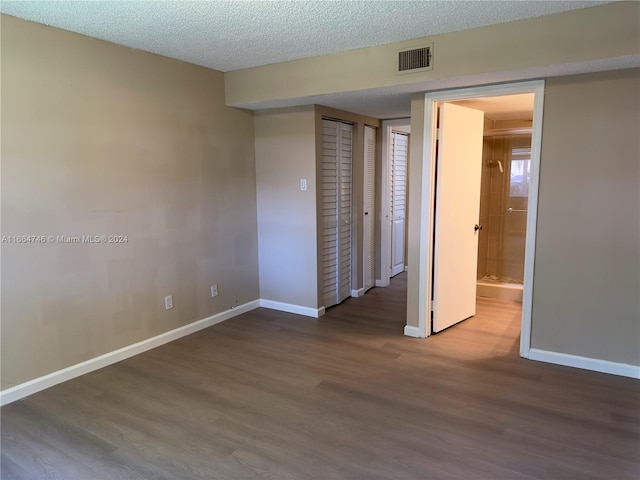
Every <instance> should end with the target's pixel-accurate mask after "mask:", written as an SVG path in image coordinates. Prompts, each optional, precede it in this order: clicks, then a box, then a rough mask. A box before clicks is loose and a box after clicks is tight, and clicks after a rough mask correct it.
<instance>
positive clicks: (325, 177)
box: [320, 120, 353, 307]
mask: <svg viewBox="0 0 640 480" xmlns="http://www.w3.org/2000/svg"><path fill="white" fill-rule="evenodd" d="M322 127H323V129H322V182H323V183H322V207H321V208H322V210H321V215H322V232H321V235H322V237H321V248H322V261H321V266H320V268H321V271H322V275H321V287H320V288H321V293H322V295H321V296H322V300H323V304H324V306H325V307H330V306H332V305H336V304H338V303H340V302H342V301H343V300H345V299H346V298H347V297H349V296H350V295H351V208H352V194H351V188H352V187H351V172H352V150H353V126H352V125H349V124H346V123H341V122H336V121H333V120H323V121H322Z"/></svg>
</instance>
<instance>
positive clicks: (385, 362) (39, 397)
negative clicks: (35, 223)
mask: <svg viewBox="0 0 640 480" xmlns="http://www.w3.org/2000/svg"><path fill="white" fill-rule="evenodd" d="M405 282H406V280H405V278H404V275H401V276H399V277H396V278H395V279H394V280H393V283H392V286H391V287H389V288H386V289H381V288H378V289H373V290H372V291H370V292H369V293H368V294H367V295H365V296H364V297H361V298H354V299H349V300H347V301H346V302H344V303H343V304H342V305H340V306H338V307H335V308H333V309H330V310H329V311H328V312H327V314H326V315H325V316H324V317H322V318H321V319H319V320H313V319H310V318H305V317H300V316H297V315H293V314H287V313H281V312H276V311H271V310H266V309H258V310H254V311H252V312H249V313H246V314H244V315H241V316H239V317H236V318H234V319H232V320H228V321H227V322H224V323H222V324H220V325H216V326H214V327H211V328H209V329H206V330H203V331H201V332H198V333H196V334H194V335H191V336H189V337H185V338H183V339H181V340H178V341H175V342H173V343H171V344H168V345H165V346H163V347H160V348H157V349H155V350H152V351H149V352H146V353H144V354H141V355H138V356H136V357H133V358H130V359H128V360H126V361H123V362H120V363H118V364H116V365H112V366H109V367H107V368H103V369H102V370H99V371H96V372H93V373H90V374H87V375H85V376H83V377H80V378H77V379H75V380H71V381H69V382H66V383H64V384H61V385H58V386H56V387H53V388H50V389H48V390H46V391H43V392H40V393H38V394H35V395H32V396H31V397H29V398H27V399H25V400H22V401H20V402H16V403H14V404H11V405H8V406H6V407H3V408H2V411H1V414H2V418H1V419H2V465H1V467H2V468H1V471H2V478H3V479H40V478H59V479H79V480H92V479H121V478H127V479H129V478H130V479H185V480H186V479H239V480H244V479H248V480H249V479H272V480H281V479H282V480H286V479H295V480H303V479H320V480H322V479H366V480H369V479H487V480H493V479H580V480H589V479H607V480H625V479H638V478H640V460H639V455H640V382H638V381H636V380H633V379H629V378H622V377H616V376H610V375H604V374H600V373H595V372H589V371H583V370H578V369H573V368H568V367H561V366H556V365H549V364H544V363H538V362H533V361H527V360H524V359H521V358H519V356H518V342H519V340H518V338H519V337H518V336H519V325H520V317H519V315H520V308H519V307H520V305H519V304H517V303H513V302H508V301H500V300H491V299H482V298H480V299H478V314H477V315H476V316H475V317H474V318H471V319H469V320H467V321H465V322H463V323H461V324H459V325H457V326H455V327H452V328H450V329H448V330H446V331H444V332H442V333H440V334H438V335H436V336H434V337H431V338H430V339H426V340H425V339H423V340H419V339H412V338H408V337H405V336H403V335H402V331H403V327H404V316H405V295H406V293H405V292H406V284H405Z"/></svg>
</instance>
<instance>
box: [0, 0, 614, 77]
mask: <svg viewBox="0 0 640 480" xmlns="http://www.w3.org/2000/svg"><path fill="white" fill-rule="evenodd" d="M603 3H609V2H602V1H598V2H590V1H544V2H543V1H526V0H524V1H403V2H399V1H342V0H338V1H329V0H324V1H196V2H187V1H168V2H147V1H109V2H106V1H91V2H89V1H78V2H71V1H61V2H57V1H56V2H53V1H33V2H31V1H30V2H26V1H3V2H1V3H0V11H1V12H2V13H6V14H8V15H13V16H16V17H19V18H22V19H25V20H29V21H33V22H38V23H43V24H46V25H51V26H54V27H57V28H61V29H64V30H70V31H73V32H77V33H82V34H84V35H88V36H90V37H94V38H99V39H102V40H107V41H110V42H113V43H117V44H120V45H124V46H128V47H133V48H137V49H140V50H144V51H147V52H152V53H157V54H160V55H164V56H167V57H171V58H175V59H179V60H184V61H186V62H190V63H194V64H196V65H202V66H205V67H209V68H213V69H216V70H220V71H223V72H226V71H231V70H238V69H243V68H249V67H255V66H259V65H267V64H271V63H278V62H284V61H288V60H295V59H299V58H305V57H313V56H317V55H323V54H328V53H335V52H341V51H346V50H353V49H357V48H363V47H369V46H374V45H381V44H387V43H393V42H398V41H402V40H409V39H412V38H419V37H425V36H430V35H436V34H441V33H446V32H452V31H458V30H465V29H470V28H475V27H481V26H485V25H492V24H498V23H505V22H510V21H515V20H520V19H524V18H531V17H539V16H543V15H550V14H553V13H558V12H563V11H568V10H573V9H578V8H584V7H590V6H595V5H600V4H603Z"/></svg>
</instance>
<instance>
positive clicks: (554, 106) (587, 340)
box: [407, 69, 640, 365]
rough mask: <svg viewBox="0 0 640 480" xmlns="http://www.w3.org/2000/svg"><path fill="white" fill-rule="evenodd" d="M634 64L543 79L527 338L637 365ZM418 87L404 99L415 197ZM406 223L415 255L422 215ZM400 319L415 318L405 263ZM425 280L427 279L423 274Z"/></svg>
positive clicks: (638, 211)
mask: <svg viewBox="0 0 640 480" xmlns="http://www.w3.org/2000/svg"><path fill="white" fill-rule="evenodd" d="M639 85H640V70H638V69H632V70H617V71H612V72H604V73H596V74H586V75H576V76H569V77H559V78H550V79H547V80H546V88H545V99H544V116H543V132H542V151H541V171H540V184H539V201H538V204H539V207H538V224H537V236H536V257H535V271H534V284H533V311H532V332H531V347H532V348H537V349H541V350H547V351H552V352H559V353H566V354H571V355H578V356H584V357H589V358H595V359H601V360H606V361H612V362H619V363H627V364H631V365H640V300H639V299H640V295H639V294H640V248H639V247H640V188H639V185H640V142H639V141H638V125H640V88H639ZM424 106H425V101H424V95H422V94H416V95H415V96H414V97H413V99H412V106H411V121H412V124H411V131H412V135H411V142H412V143H411V147H412V152H413V156H412V164H411V174H410V178H409V181H410V186H411V189H410V203H411V205H412V206H418V205H420V197H419V195H420V194H419V190H420V184H421V183H420V182H421V177H422V157H421V155H419V154H418V153H417V152H421V151H422V142H423V138H422V137H423V136H422V135H419V134H418V132H423V131H424ZM411 218H412V220H411V221H410V223H409V262H410V263H409V264H410V265H416V264H418V252H419V244H418V243H417V242H418V241H419V239H420V232H419V228H420V219H416V218H415V216H414V217H411ZM408 273H409V276H408V290H407V299H408V304H407V325H409V326H410V327H417V326H418V310H417V309H418V298H420V296H422V295H424V294H425V293H426V292H425V293H423V292H419V291H417V285H418V275H419V273H418V271H417V269H413V268H410V269H409V272H408ZM427 282H430V279H429V277H428V276H427Z"/></svg>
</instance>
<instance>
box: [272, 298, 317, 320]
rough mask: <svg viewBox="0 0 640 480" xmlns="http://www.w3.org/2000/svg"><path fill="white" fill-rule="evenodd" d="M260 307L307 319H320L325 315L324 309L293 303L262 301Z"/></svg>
mask: <svg viewBox="0 0 640 480" xmlns="http://www.w3.org/2000/svg"><path fill="white" fill-rule="evenodd" d="M260 306H261V307H264V308H269V309H271V310H279V311H281V312H288V313H296V314H298V315H304V316H305V317H312V318H318V317H321V316H322V315H324V307H320V308H311V307H303V306H302V305H294V304H292V303H283V302H276V301H274V300H265V299H264V298H261V299H260Z"/></svg>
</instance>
